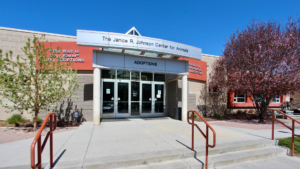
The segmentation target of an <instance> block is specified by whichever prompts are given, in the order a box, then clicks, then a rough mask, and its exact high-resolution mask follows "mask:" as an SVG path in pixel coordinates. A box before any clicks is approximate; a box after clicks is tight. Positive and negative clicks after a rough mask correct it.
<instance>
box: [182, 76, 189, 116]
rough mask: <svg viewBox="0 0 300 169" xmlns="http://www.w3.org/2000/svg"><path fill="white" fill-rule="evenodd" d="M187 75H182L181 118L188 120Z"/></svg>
mask: <svg viewBox="0 0 300 169" xmlns="http://www.w3.org/2000/svg"><path fill="white" fill-rule="evenodd" d="M187 111H188V110H187V75H183V77H182V88H181V120H182V121H187Z"/></svg>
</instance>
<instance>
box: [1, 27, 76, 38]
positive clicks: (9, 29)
mask: <svg viewBox="0 0 300 169" xmlns="http://www.w3.org/2000/svg"><path fill="white" fill-rule="evenodd" d="M0 30H8V31H17V32H26V33H36V34H45V35H54V36H60V37H67V38H75V39H76V38H77V37H76V36H71V35H62V34H55V33H47V32H39V31H30V30H24V29H15V28H7V27H0Z"/></svg>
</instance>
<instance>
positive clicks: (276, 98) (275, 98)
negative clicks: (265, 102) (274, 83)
mask: <svg viewBox="0 0 300 169" xmlns="http://www.w3.org/2000/svg"><path fill="white" fill-rule="evenodd" d="M272 102H273V103H280V96H275V97H274V99H273V101H272Z"/></svg>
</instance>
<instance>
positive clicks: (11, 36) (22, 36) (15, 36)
mask: <svg viewBox="0 0 300 169" xmlns="http://www.w3.org/2000/svg"><path fill="white" fill-rule="evenodd" d="M42 34H45V40H47V41H49V42H56V41H65V42H68V41H71V42H76V36H67V35H59V34H50V33H44V32H35V31H26V30H19V29H11V28H3V27H0V49H2V54H3V55H4V54H5V53H6V52H9V51H10V50H11V51H13V56H17V55H20V57H24V54H23V51H22V50H21V48H22V47H23V46H25V44H26V42H27V41H28V38H30V39H33V37H34V36H36V37H41V35H42ZM80 77H81V75H80ZM85 78H86V77H85ZM80 79H81V78H80ZM84 81H85V80H82V83H83V82H84ZM81 85H83V84H81ZM81 97H82V96H81ZM0 99H1V100H2V101H3V102H4V103H7V104H12V103H10V102H9V101H8V100H6V99H3V98H2V97H1V96H0ZM87 112H88V111H87ZM14 113H19V112H17V111H14V112H12V113H9V114H7V113H5V109H4V108H3V107H0V120H6V119H7V118H8V117H10V116H11V115H12V114H14ZM23 116H24V117H25V118H27V119H31V118H32V114H29V113H28V112H23ZM41 116H43V114H41ZM87 116H88V115H87Z"/></svg>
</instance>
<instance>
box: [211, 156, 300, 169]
mask: <svg viewBox="0 0 300 169" xmlns="http://www.w3.org/2000/svg"><path fill="white" fill-rule="evenodd" d="M249 168H255V169H282V168H288V169H298V168H300V158H299V157H290V156H282V157H276V158H271V159H267V160H258V161H255V163H253V162H248V163H242V164H236V165H230V166H226V167H218V168H217V169H249Z"/></svg>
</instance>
